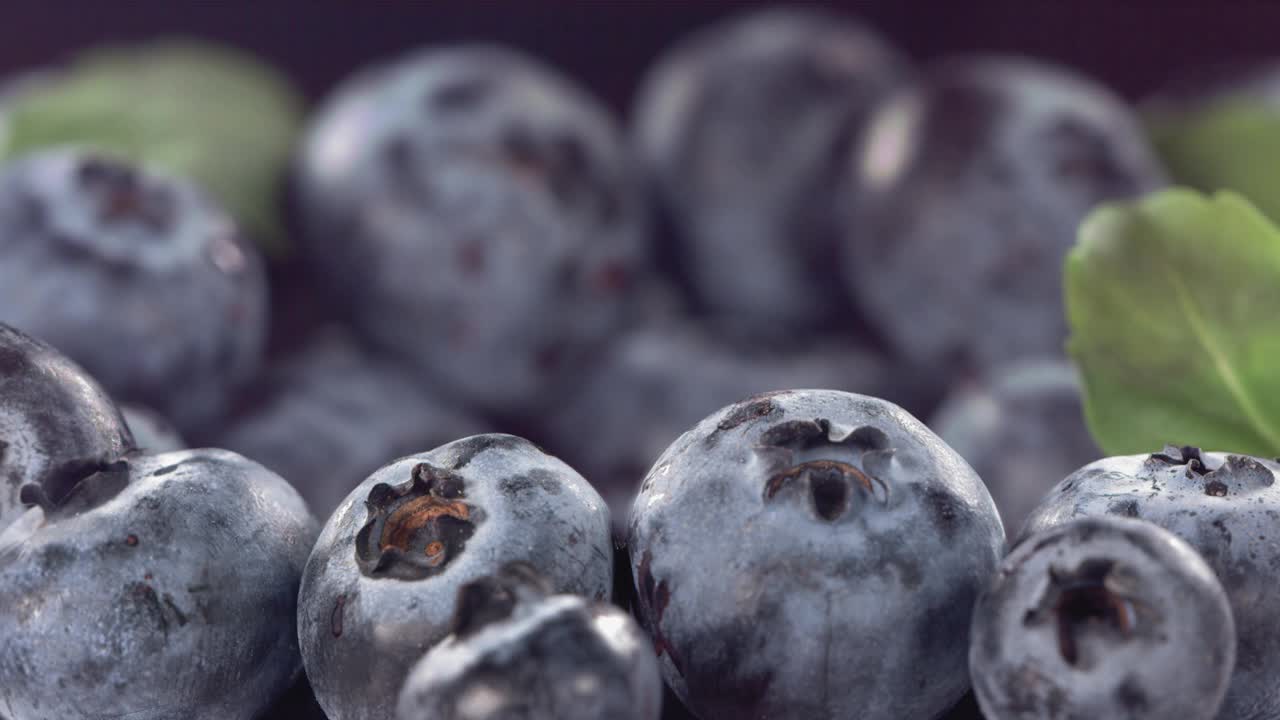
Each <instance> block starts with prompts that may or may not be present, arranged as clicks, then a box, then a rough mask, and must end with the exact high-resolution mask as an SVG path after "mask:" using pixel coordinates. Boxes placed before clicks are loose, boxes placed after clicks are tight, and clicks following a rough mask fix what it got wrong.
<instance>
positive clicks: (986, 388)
mask: <svg viewBox="0 0 1280 720" xmlns="http://www.w3.org/2000/svg"><path fill="white" fill-rule="evenodd" d="M929 427H931V428H933V431H934V432H936V433H938V436H939V437H941V438H942V439H943V440H944V441H945V442H946V443H947V444H948V445H950V446H951V447H952V449H954V450H955V451H956V452H958V453H960V456H961V457H963V458H964V459H965V460H966V461H968V463H969V464H970V465H972V466H973V469H974V470H976V471H977V473H978V476H979V477H981V478H982V480H983V482H984V483H986V486H987V490H989V491H990V492H991V497H992V498H993V499H995V501H996V507H997V508H999V509H1000V518H1001V519H1002V520H1003V521H1004V525H1005V527H1007V528H1010V529H1011V530H1016V529H1018V528H1020V527H1022V522H1023V521H1024V520H1025V519H1026V517H1027V515H1028V514H1029V513H1030V512H1031V511H1032V510H1033V509H1034V508H1035V507H1036V505H1038V504H1039V503H1040V501H1041V500H1042V499H1043V498H1044V496H1045V495H1046V494H1047V493H1048V492H1049V491H1050V490H1051V489H1052V488H1053V486H1054V485H1057V484H1058V482H1059V481H1061V480H1062V478H1064V477H1066V476H1067V475H1069V474H1071V472H1072V471H1074V470H1075V469H1076V468H1078V467H1080V466H1081V465H1084V464H1085V463H1088V462H1091V461H1093V460H1096V459H1098V458H1099V457H1102V451H1101V450H1099V449H1098V447H1097V445H1096V444H1095V443H1094V441H1093V437H1092V436H1091V435H1090V434H1089V428H1088V426H1086V425H1085V420H1084V408H1083V407H1082V405H1081V402H1080V379H1079V377H1078V376H1077V373H1076V370H1075V368H1074V367H1072V366H1071V364H1070V363H1067V362H1065V361H1062V360H1046V359H1039V360H1026V361H1022V362H1018V363H1013V364H1010V365H1007V366H1003V367H999V368H996V369H995V370H993V371H992V372H991V373H990V374H989V375H988V377H987V379H986V380H985V381H984V382H978V383H974V382H967V383H963V384H961V385H959V386H958V387H957V388H956V389H955V390H953V391H952V393H951V394H950V395H949V396H948V397H947V399H946V400H945V401H944V402H943V404H942V406H941V407H940V408H938V410H937V412H936V413H935V414H934V416H933V420H932V421H931V422H930V423H929Z"/></svg>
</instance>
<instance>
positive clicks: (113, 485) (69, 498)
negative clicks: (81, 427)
mask: <svg viewBox="0 0 1280 720" xmlns="http://www.w3.org/2000/svg"><path fill="white" fill-rule="evenodd" d="M128 484H129V462H128V461H127V460H117V461H115V462H103V461H101V460H76V461H71V462H66V463H63V464H62V465H59V466H58V467H56V468H53V469H51V470H50V471H49V472H48V473H46V474H45V475H44V477H42V478H41V479H40V481H39V482H34V483H27V484H26V485H23V486H22V488H21V489H20V490H19V491H18V499H19V501H20V502H21V503H22V504H23V505H25V506H27V507H39V508H40V509H42V510H44V513H45V516H46V517H54V516H58V515H75V514H77V513H81V512H84V511H86V510H92V509H93V508H95V507H98V506H100V505H102V504H103V503H105V502H107V501H108V500H110V499H111V498H113V497H115V496H116V495H118V494H119V493H120V491H121V490H123V489H124V488H125V486H127V485H128Z"/></svg>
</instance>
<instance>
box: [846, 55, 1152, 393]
mask: <svg viewBox="0 0 1280 720" xmlns="http://www.w3.org/2000/svg"><path fill="white" fill-rule="evenodd" d="M852 160H853V161H854V163H855V171H856V173H857V181H856V183H855V187H854V188H853V191H852V196H851V199H850V206H851V208H852V212H851V218H850V221H849V229H848V237H847V238H846V242H845V245H844V248H845V270H846V273H845V276H846V281H847V284H848V287H849V289H850V290H851V291H852V292H853V294H854V296H855V299H856V300H857V301H858V302H859V303H860V305H861V309H862V311H863V313H864V314H865V315H866V318H867V320H868V321H869V322H870V323H871V324H872V325H874V326H875V327H876V328H878V329H879V330H880V331H881V332H882V333H883V334H884V335H885V337H886V338H887V339H888V341H889V343H890V344H891V346H892V347H893V348H894V349H895V350H896V351H897V352H898V353H899V355H900V356H901V357H902V358H903V359H904V360H906V361H909V362H910V363H912V364H913V365H917V366H919V367H922V368H924V369H925V371H926V372H928V373H930V374H932V375H935V376H939V377H942V378H944V379H945V378H949V377H955V376H956V375H957V374H963V373H966V372H970V373H977V374H981V373H983V372H985V371H986V370H988V369H990V368H992V367H994V366H997V365H1002V364H1005V363H1008V362H1010V361H1012V360H1016V359H1018V358H1021V357H1027V356H1037V355H1061V353H1062V347H1063V343H1064V341H1065V339H1066V320H1065V316H1064V311H1063V305H1062V272H1063V270H1062V266H1063V261H1064V259H1065V257H1066V254H1067V251H1068V250H1069V249H1070V248H1071V247H1072V245H1073V244H1074V243H1075V238H1076V228H1077V226H1078V225H1079V223H1080V221H1081V220H1083V219H1084V217H1085V215H1086V214H1087V213H1088V212H1089V211H1090V210H1092V209H1093V208H1094V207H1095V206H1096V205H1098V204H1099V203H1101V202H1104V201H1107V200H1116V199H1121V198H1127V197H1130V196H1133V195H1136V194H1140V193H1143V192H1146V191H1150V190H1154V189H1156V188H1158V187H1160V186H1162V185H1163V184H1164V183H1165V176H1164V173H1163V171H1162V169H1161V168H1160V166H1159V164H1158V163H1157V161H1156V159H1155V158H1154V156H1153V154H1152V152H1151V150H1150V148H1149V147H1148V145H1147V142H1146V138H1145V137H1144V135H1143V133H1142V129H1141V128H1140V127H1139V126H1138V124H1137V122H1136V121H1135V119H1134V117H1133V115H1132V113H1131V112H1130V110H1129V108H1128V107H1127V106H1126V105H1125V104H1124V102H1123V101H1122V100H1120V99H1119V98H1118V97H1116V96H1115V95H1113V94H1111V92H1110V91H1108V90H1107V89H1106V88H1104V87H1102V86H1100V85H1098V84H1097V83H1094V82H1093V81H1091V80H1089V79H1087V78H1083V77H1080V76H1079V75H1076V74H1075V73H1073V72H1071V71H1068V70H1065V69H1060V68H1056V67H1051V66H1048V65H1043V64H1040V63H1037V62H1033V61H1031V60H1025V59H1020V58H1015V57H967V58H953V59H950V60H946V61H943V62H941V63H939V64H937V65H935V66H933V67H932V68H931V69H930V70H929V71H928V73H927V74H925V75H924V76H923V77H922V78H921V79H920V80H919V81H918V82H917V83H915V84H913V85H911V86H908V87H905V88H903V89H901V90H899V91H897V92H895V93H893V94H892V95H890V96H889V97H887V98H886V99H885V100H883V101H882V102H881V103H880V104H879V105H878V107H877V110H876V112H875V114H874V116H873V117H872V119H871V120H870V124H869V127H868V130H867V134H866V136H865V137H864V139H863V143H862V145H861V146H860V149H859V151H858V152H857V153H855V155H854V156H853V158H852Z"/></svg>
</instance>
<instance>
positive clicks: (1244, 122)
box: [1146, 96, 1280, 222]
mask: <svg viewBox="0 0 1280 720" xmlns="http://www.w3.org/2000/svg"><path fill="white" fill-rule="evenodd" d="M1146 125H1147V130H1148V133H1149V134H1150V137H1151V142H1152V144H1153V145H1154V147H1155V149H1156V152H1157V153H1158V154H1159V155H1160V157H1161V159H1162V160H1163V161H1164V163H1165V167H1167V168H1168V169H1169V173H1170V175H1171V176H1172V177H1173V178H1174V180H1175V181H1176V182H1178V183H1179V184H1183V185H1189V186H1191V187H1194V188H1198V189H1200V190H1204V191H1205V192H1214V191H1217V190H1234V191H1236V192H1238V193H1240V194H1242V195H1244V196H1245V197H1247V198H1249V200H1251V201H1252V202H1253V203H1254V204H1255V205H1257V206H1258V208H1259V209H1260V210H1262V212H1264V213H1266V214H1267V217H1269V218H1271V220H1272V221H1273V222H1280V172H1278V171H1277V168H1280V108H1277V107H1276V106H1275V105H1274V104H1272V105H1268V104H1267V103H1265V102H1263V101H1262V100H1259V99H1250V98H1248V97H1243V96H1228V97H1225V98H1223V99H1221V100H1218V101H1216V102H1210V103H1208V104H1206V105H1204V106H1203V107H1200V108H1198V109H1195V110H1175V111H1165V112H1154V113H1149V114H1148V115H1147V117H1146Z"/></svg>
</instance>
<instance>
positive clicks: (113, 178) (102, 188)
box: [76, 158, 173, 234]
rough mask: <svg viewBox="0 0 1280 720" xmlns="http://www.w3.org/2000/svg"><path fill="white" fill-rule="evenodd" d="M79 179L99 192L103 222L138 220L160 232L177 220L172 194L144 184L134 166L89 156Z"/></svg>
mask: <svg viewBox="0 0 1280 720" xmlns="http://www.w3.org/2000/svg"><path fill="white" fill-rule="evenodd" d="M76 179H77V181H78V182H79V184H80V186H81V187H82V188H84V189H85V190H86V191H87V192H89V193H93V194H96V195H98V200H99V207H98V219H99V220H100V221H102V222H123V221H134V222H137V223H139V224H141V225H143V226H145V227H147V228H148V229H149V230H151V231H153V232H155V233H158V234H161V233H165V232H167V231H168V230H169V228H170V226H171V225H172V224H173V202H172V198H170V197H169V196H168V194H167V193H163V192H160V191H159V190H148V188H146V187H144V185H143V182H142V178H141V177H140V176H139V174H138V172H137V171H136V170H135V169H133V168H132V167H129V166H127V165H123V164H119V163H111V162H106V161H103V160H100V159H98V158H86V159H84V160H83V161H82V162H81V163H80V166H79V168H78V169H77V173H76Z"/></svg>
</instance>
